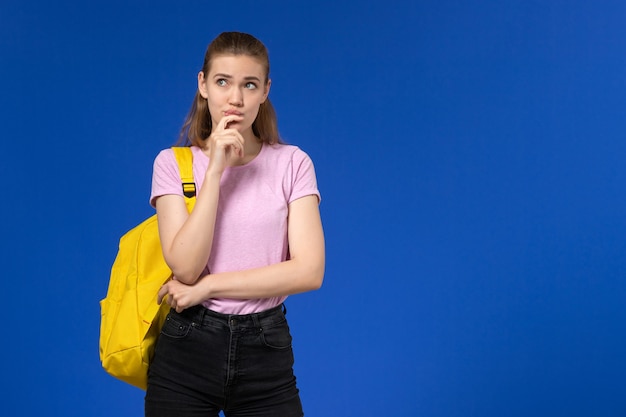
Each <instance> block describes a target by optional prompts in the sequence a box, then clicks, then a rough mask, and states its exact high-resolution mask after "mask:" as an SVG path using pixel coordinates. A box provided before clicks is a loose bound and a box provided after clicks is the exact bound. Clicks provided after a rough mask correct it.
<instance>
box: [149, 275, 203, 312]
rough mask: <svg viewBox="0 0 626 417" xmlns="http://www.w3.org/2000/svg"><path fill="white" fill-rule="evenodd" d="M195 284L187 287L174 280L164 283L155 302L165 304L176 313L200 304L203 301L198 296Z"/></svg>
mask: <svg viewBox="0 0 626 417" xmlns="http://www.w3.org/2000/svg"><path fill="white" fill-rule="evenodd" d="M196 285H197V283H196V284H194V285H187V284H183V283H182V282H180V281H177V280H175V279H172V280H169V281H168V282H166V283H165V284H164V285H163V286H162V287H161V289H160V290H159V294H158V298H157V302H158V303H159V304H161V303H162V302H163V300H165V301H166V302H167V304H169V305H170V307H172V308H173V309H175V310H176V312H177V313H180V312H181V311H183V310H184V309H186V308H189V307H193V306H195V305H198V304H200V303H201V302H202V301H204V299H203V298H202V297H201V295H199V294H198V293H199V291H198V289H197V288H196Z"/></svg>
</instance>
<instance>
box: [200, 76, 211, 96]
mask: <svg viewBox="0 0 626 417" xmlns="http://www.w3.org/2000/svg"><path fill="white" fill-rule="evenodd" d="M198 91H199V92H200V95H201V96H202V97H203V98H209V94H208V93H207V84H206V79H205V78H204V72H202V71H200V72H199V73H198Z"/></svg>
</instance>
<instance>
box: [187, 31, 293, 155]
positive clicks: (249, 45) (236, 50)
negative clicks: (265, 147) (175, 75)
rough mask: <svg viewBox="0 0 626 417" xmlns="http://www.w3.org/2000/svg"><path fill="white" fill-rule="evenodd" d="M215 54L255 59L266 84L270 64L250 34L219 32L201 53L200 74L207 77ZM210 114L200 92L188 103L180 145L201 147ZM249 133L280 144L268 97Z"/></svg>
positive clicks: (263, 140) (208, 131)
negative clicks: (202, 59) (202, 73)
mask: <svg viewBox="0 0 626 417" xmlns="http://www.w3.org/2000/svg"><path fill="white" fill-rule="evenodd" d="M218 55H246V56H250V57H253V58H256V59H257V60H258V61H259V62H260V63H261V65H263V67H264V68H265V83H267V82H268V81H269V74H270V61H269V55H268V53H267V48H266V47H265V45H263V43H262V42H261V41H259V40H258V39H257V38H255V37H254V36H252V35H249V34H247V33H241V32H222V33H220V34H219V35H218V36H217V37H216V38H215V39H213V41H212V42H211V43H210V44H209V47H208V48H207V50H206V53H205V54H204V63H203V64H202V72H204V74H205V75H206V74H208V73H209V70H210V69H211V62H212V60H213V58H214V57H216V56H218ZM211 128H212V122H211V115H210V113H209V106H208V105H207V101H206V99H204V98H203V97H202V96H201V95H200V92H199V91H196V96H195V98H194V99H193V103H192V104H191V109H190V110H189V113H188V114H187V117H186V118H185V123H183V127H182V128H181V130H180V136H179V138H178V143H179V144H185V145H196V146H201V145H202V142H203V141H204V140H205V139H206V138H208V137H209V136H210V135H211ZM252 132H253V133H254V135H255V136H256V137H257V138H259V140H260V141H261V142H264V143H268V144H270V145H271V144H275V143H281V142H282V141H281V139H280V136H279V134H278V122H277V120H276V112H275V111H274V106H272V103H271V102H270V99H269V98H267V99H266V100H265V102H264V103H262V104H261V106H260V108H259V113H258V114H257V117H256V119H255V120H254V122H253V123H252Z"/></svg>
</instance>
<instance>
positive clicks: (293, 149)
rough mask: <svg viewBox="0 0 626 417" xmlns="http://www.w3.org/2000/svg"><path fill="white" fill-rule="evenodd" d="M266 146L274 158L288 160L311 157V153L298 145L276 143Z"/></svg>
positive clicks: (268, 152)
mask: <svg viewBox="0 0 626 417" xmlns="http://www.w3.org/2000/svg"><path fill="white" fill-rule="evenodd" d="M265 147H266V151H267V154H268V155H269V156H270V157H272V158H276V159H286V160H301V159H309V155H308V154H307V153H306V152H305V151H303V150H302V149H300V147H299V146H296V145H289V144H285V143H276V144H273V145H265Z"/></svg>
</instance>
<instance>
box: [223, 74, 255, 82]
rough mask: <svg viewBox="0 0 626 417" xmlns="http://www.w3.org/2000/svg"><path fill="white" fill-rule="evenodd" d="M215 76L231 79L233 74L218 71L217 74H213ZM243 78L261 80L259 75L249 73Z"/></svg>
mask: <svg viewBox="0 0 626 417" xmlns="http://www.w3.org/2000/svg"><path fill="white" fill-rule="evenodd" d="M213 78H228V79H231V78H233V76H232V75H229V74H224V73H217V74H215V75H213ZM243 79H244V80H246V81H248V80H252V81H258V82H261V79H260V78H259V77H257V76H254V75H248V76H246V77H243Z"/></svg>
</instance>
